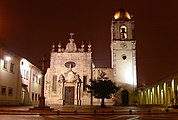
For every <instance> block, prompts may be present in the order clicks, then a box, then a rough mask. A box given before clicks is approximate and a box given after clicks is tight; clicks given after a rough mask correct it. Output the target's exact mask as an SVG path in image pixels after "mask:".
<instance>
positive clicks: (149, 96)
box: [138, 72, 178, 106]
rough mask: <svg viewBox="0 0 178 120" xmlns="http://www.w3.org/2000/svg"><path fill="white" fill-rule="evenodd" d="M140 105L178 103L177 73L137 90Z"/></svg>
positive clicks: (169, 104)
mask: <svg viewBox="0 0 178 120" xmlns="http://www.w3.org/2000/svg"><path fill="white" fill-rule="evenodd" d="M138 94H139V104H140V105H145V104H149V105H166V106H171V105H177V103H178V72H177V73H174V74H171V75H169V76H167V77H165V78H163V79H161V80H159V81H158V82H156V83H154V84H152V85H149V86H146V87H143V88H138Z"/></svg>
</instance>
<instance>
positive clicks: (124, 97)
mask: <svg viewBox="0 0 178 120" xmlns="http://www.w3.org/2000/svg"><path fill="white" fill-rule="evenodd" d="M128 103H129V92H128V91H127V90H123V91H122V105H124V106H127V105H128Z"/></svg>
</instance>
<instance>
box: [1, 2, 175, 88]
mask: <svg viewBox="0 0 178 120" xmlns="http://www.w3.org/2000/svg"><path fill="white" fill-rule="evenodd" d="M177 6H178V1H177V0H0V42H2V43H4V44H5V45H6V46H8V47H9V48H10V49H11V50H13V51H14V52H15V53H17V54H18V55H20V56H22V57H25V58H26V59H28V60H29V61H30V62H32V63H33V64H35V65H36V66H40V63H39V60H41V59H42V56H43V55H44V54H46V55H48V56H49V53H50V50H51V44H52V42H54V43H55V44H57V43H58V42H59V41H61V42H62V45H63V47H65V45H66V43H67V42H68V39H69V33H70V32H74V33H75V36H74V38H75V42H76V43H77V45H78V47H79V45H80V44H81V43H82V41H84V43H85V44H88V41H91V43H92V51H93V60H94V62H95V64H96V66H97V67H110V26H111V20H112V17H113V15H114V13H115V12H116V11H117V10H119V9H120V8H125V9H127V10H128V12H129V13H130V14H133V15H134V19H135V28H136V30H135V31H136V41H137V74H138V83H139V86H141V85H147V84H150V83H153V82H155V81H158V80H159V79H161V78H163V77H165V76H167V75H169V74H171V73H173V72H176V71H178V24H177V22H178V13H177V11H178V10H177V8H176V7H177Z"/></svg>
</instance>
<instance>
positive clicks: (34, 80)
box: [33, 74, 36, 83]
mask: <svg viewBox="0 0 178 120" xmlns="http://www.w3.org/2000/svg"><path fill="white" fill-rule="evenodd" d="M35 79H36V77H35V74H33V83H35Z"/></svg>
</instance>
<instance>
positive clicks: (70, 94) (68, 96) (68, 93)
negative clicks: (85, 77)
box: [64, 87, 74, 105]
mask: <svg viewBox="0 0 178 120" xmlns="http://www.w3.org/2000/svg"><path fill="white" fill-rule="evenodd" d="M64 105H74V87H65V102H64Z"/></svg>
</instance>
